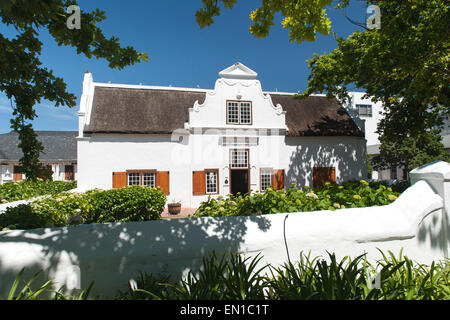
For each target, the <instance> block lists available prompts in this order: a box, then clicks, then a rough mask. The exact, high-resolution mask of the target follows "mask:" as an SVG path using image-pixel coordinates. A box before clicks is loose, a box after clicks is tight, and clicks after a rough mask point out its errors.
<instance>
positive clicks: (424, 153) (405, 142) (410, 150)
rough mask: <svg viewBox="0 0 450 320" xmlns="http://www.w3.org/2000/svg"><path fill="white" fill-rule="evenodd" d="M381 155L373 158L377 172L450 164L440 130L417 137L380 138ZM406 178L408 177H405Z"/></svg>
mask: <svg viewBox="0 0 450 320" xmlns="http://www.w3.org/2000/svg"><path fill="white" fill-rule="evenodd" d="M379 139H380V142H381V146H380V153H379V154H378V155H376V156H374V158H373V165H374V167H375V169H377V170H383V169H388V168H391V167H404V168H405V171H406V172H409V171H410V170H412V169H414V168H417V167H419V166H421V165H424V164H426V163H430V162H433V161H436V160H442V161H447V162H450V154H449V153H448V152H447V151H446V150H445V149H444V146H443V144H442V142H441V140H442V136H441V135H440V132H439V130H432V131H427V132H425V133H418V134H415V135H400V134H396V135H395V136H392V137H390V136H388V135H386V134H383V135H382V136H380V137H379ZM405 178H406V177H405Z"/></svg>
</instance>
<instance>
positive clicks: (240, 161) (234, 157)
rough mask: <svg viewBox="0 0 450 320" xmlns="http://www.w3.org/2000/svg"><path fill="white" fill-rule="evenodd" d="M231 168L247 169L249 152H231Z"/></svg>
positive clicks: (241, 150)
mask: <svg viewBox="0 0 450 320" xmlns="http://www.w3.org/2000/svg"><path fill="white" fill-rule="evenodd" d="M230 157H231V161H230V162H231V168H232V169H247V168H248V150H246V149H236V150H231V151H230Z"/></svg>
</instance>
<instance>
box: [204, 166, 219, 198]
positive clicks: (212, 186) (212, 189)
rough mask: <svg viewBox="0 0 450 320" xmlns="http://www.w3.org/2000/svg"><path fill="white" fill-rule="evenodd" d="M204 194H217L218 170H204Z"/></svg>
mask: <svg viewBox="0 0 450 320" xmlns="http://www.w3.org/2000/svg"><path fill="white" fill-rule="evenodd" d="M205 176H206V193H219V191H218V190H219V188H218V183H217V182H218V170H205Z"/></svg>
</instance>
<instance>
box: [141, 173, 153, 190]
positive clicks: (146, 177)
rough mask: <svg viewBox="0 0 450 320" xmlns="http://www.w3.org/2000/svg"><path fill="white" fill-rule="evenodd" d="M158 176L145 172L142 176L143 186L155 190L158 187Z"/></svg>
mask: <svg viewBox="0 0 450 320" xmlns="http://www.w3.org/2000/svg"><path fill="white" fill-rule="evenodd" d="M155 176H156V174H155V173H154V172H145V173H144V174H143V175H142V185H143V186H147V187H151V188H155V186H156V177H155Z"/></svg>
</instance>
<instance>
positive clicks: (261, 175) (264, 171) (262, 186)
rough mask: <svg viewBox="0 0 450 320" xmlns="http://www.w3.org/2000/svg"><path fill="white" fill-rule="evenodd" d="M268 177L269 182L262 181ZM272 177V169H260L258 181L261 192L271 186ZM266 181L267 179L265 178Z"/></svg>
mask: <svg viewBox="0 0 450 320" xmlns="http://www.w3.org/2000/svg"><path fill="white" fill-rule="evenodd" d="M267 176H269V181H268V183H267V181H266V180H265V179H264V177H267ZM272 176H273V169H272V168H261V169H260V172H259V179H260V180H259V181H260V189H261V192H264V191H266V189H267V188H268V187H269V186H271V185H272ZM266 179H267V178H266Z"/></svg>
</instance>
